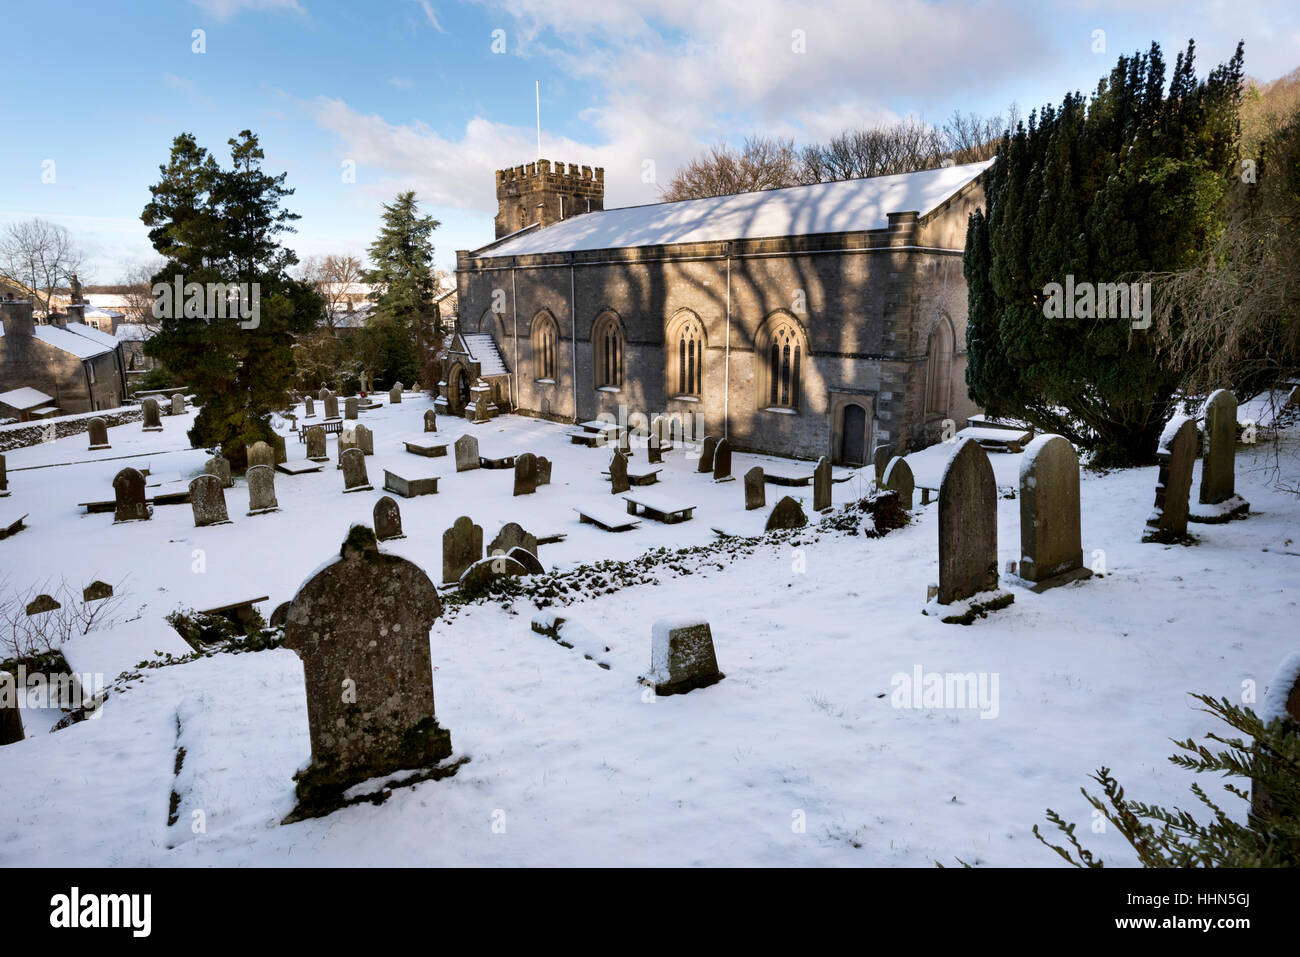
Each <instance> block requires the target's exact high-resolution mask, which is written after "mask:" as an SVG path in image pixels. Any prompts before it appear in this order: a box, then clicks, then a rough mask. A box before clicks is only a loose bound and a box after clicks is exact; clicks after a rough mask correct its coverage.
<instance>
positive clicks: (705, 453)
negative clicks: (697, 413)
mask: <svg viewBox="0 0 1300 957" xmlns="http://www.w3.org/2000/svg"><path fill="white" fill-rule="evenodd" d="M717 445H718V440H717V439H715V438H714V437H713V436H711V435H706V436H705V437H704V444H703V446H701V448H700V461H699V462H698V463H697V464H696V466H695V471H697V472H712V471H713V450H714V449H715V448H716V447H717Z"/></svg>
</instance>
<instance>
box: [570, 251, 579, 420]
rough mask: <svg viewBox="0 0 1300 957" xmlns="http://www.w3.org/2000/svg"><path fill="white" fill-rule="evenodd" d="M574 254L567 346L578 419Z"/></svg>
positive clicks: (571, 271)
mask: <svg viewBox="0 0 1300 957" xmlns="http://www.w3.org/2000/svg"><path fill="white" fill-rule="evenodd" d="M573 262H574V255H573V253H569V346H570V356H571V361H572V365H571V366H570V370H571V371H570V375H571V376H572V378H573V421H574V424H577V421H578V293H577V284H576V283H575V282H574V278H573Z"/></svg>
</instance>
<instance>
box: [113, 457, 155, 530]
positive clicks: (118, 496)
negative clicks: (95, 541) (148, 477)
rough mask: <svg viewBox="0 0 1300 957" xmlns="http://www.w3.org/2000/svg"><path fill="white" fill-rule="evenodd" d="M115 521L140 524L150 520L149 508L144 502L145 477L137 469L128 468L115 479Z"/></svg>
mask: <svg viewBox="0 0 1300 957" xmlns="http://www.w3.org/2000/svg"><path fill="white" fill-rule="evenodd" d="M113 497H114V499H115V503H114V504H115V507H114V509H113V521H114V523H116V522H140V521H145V520H146V519H148V518H149V506H148V505H147V504H145V500H144V476H143V475H142V474H140V472H139V471H137V470H136V469H131V468H126V469H122V471H120V472H118V473H117V475H115V476H114V477H113Z"/></svg>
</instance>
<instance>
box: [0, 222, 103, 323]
mask: <svg viewBox="0 0 1300 957" xmlns="http://www.w3.org/2000/svg"><path fill="white" fill-rule="evenodd" d="M84 262H85V253H83V252H82V250H81V248H80V247H79V246H78V245H77V243H76V242H75V241H74V240H73V238H72V234H71V233H69V232H68V231H67V230H66V229H64V228H63V227H62V226H60V225H58V224H57V223H52V222H50V221H49V220H46V219H25V220H21V221H19V222H14V223H10V224H9V225H8V226H6V227H5V230H4V233H3V234H2V235H0V273H3V274H4V275H6V276H8V277H9V278H10V279H16V280H17V281H18V282H21V283H22V284H23V285H25V286H27V287H28V288H30V289H31V290H32V291H33V293H34V295H35V297H36V302H35V303H33V310H34V311H35V312H36V313H37V314H39V315H44V316H48V315H49V314H50V300H51V299H52V298H53V296H54V293H55V290H57V289H58V287H59V286H60V285H61V284H62V283H64V282H66V281H68V280H69V279H70V277H71V276H72V275H73V274H74V273H77V272H79V271H80V270H81V267H82V264H83V263H84Z"/></svg>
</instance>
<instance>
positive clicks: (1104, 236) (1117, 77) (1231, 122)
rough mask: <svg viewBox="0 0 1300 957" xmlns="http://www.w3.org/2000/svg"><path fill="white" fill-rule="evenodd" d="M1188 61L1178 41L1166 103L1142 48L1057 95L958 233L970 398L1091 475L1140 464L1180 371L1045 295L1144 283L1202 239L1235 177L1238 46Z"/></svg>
mask: <svg viewBox="0 0 1300 957" xmlns="http://www.w3.org/2000/svg"><path fill="white" fill-rule="evenodd" d="M1193 60H1194V45H1193V44H1191V43H1189V44H1188V46H1187V50H1186V51H1185V52H1184V53H1180V54H1179V55H1178V58H1177V61H1176V64H1175V66H1174V70H1173V73H1172V76H1171V78H1170V82H1169V89H1168V92H1167V93H1166V92H1165V62H1164V58H1163V56H1162V54H1161V51H1160V47H1159V45H1158V44H1154V43H1153V44H1152V45H1151V49H1150V51H1149V52H1147V53H1146V54H1140V55H1138V54H1135V55H1134V56H1132V57H1120V59H1119V62H1118V64H1117V65H1116V66H1115V68H1114V69H1113V70H1112V71H1111V73H1110V75H1109V76H1108V77H1106V78H1104V79H1102V80H1101V82H1100V83H1099V84H1098V86H1097V90H1096V92H1095V93H1094V94H1093V96H1092V97H1091V99H1090V100H1087V101H1085V99H1084V98H1083V97H1082V96H1081V95H1079V94H1077V93H1075V94H1071V95H1067V96H1066V97H1065V98H1064V100H1063V101H1062V102H1061V104H1060V106H1059V107H1055V106H1051V105H1049V106H1046V107H1044V108H1043V109H1042V110H1041V111H1037V112H1035V113H1033V114H1031V115H1030V117H1029V121H1028V125H1027V126H1026V125H1025V124H1023V123H1022V124H1018V125H1017V127H1016V129H1015V130H1014V131H1008V132H1007V133H1006V134H1004V136H1003V139H1002V143H1001V145H1000V146H999V148H998V152H997V161H996V162H995V164H994V166H993V168H992V169H991V170H990V171H989V174H988V178H987V180H986V199H987V202H986V212H983V213H981V212H978V211H977V212H976V213H975V214H973V215H972V216H971V219H970V223H969V226H968V230H967V241H966V255H965V263H964V267H965V274H966V281H967V288H968V291H969V307H970V308H969V319H968V323H967V346H968V364H967V372H966V381H967V385H968V386H969V387H970V393H971V397H972V398H973V399H974V400H975V401H976V402H978V403H979V404H980V405H982V406H983V407H984V408H985V410H986V411H987V412H989V413H991V414H993V415H1011V416H1017V417H1020V418H1023V419H1025V420H1027V421H1028V422H1030V423H1031V424H1033V425H1035V426H1037V427H1038V428H1041V429H1044V430H1046V431H1051V432H1057V433H1059V434H1061V435H1065V436H1066V437H1068V438H1069V439H1071V441H1073V442H1075V443H1076V444H1078V445H1080V446H1083V447H1085V448H1090V449H1092V450H1094V452H1095V453H1096V455H1095V458H1094V461H1095V462H1097V463H1099V464H1132V463H1137V462H1143V461H1149V460H1150V459H1151V458H1152V456H1153V455H1154V452H1155V447H1156V440H1157V438H1158V436H1159V433H1160V430H1161V427H1162V424H1163V422H1164V421H1165V419H1166V418H1167V417H1168V415H1169V413H1170V411H1171V398H1172V396H1173V393H1174V390H1175V388H1176V386H1177V385H1178V374H1177V372H1176V371H1175V370H1174V369H1173V368H1172V366H1171V365H1170V364H1169V363H1167V362H1165V361H1163V359H1162V356H1161V353H1160V352H1159V350H1158V348H1157V345H1156V338H1155V336H1154V335H1153V334H1152V333H1151V331H1150V330H1148V329H1142V328H1133V322H1134V321H1137V322H1139V324H1140V319H1138V320H1135V319H1133V318H1132V317H1131V316H1130V317H1128V318H1115V317H1110V318H1096V317H1085V318H1067V317H1066V316H1060V317H1055V316H1049V315H1048V314H1046V313H1045V309H1044V307H1045V305H1046V304H1047V300H1048V296H1047V294H1046V293H1045V289H1046V287H1047V286H1048V284H1050V283H1057V284H1060V285H1062V286H1064V285H1065V283H1066V277H1067V276H1072V277H1073V279H1074V283H1075V284H1076V285H1078V284H1082V283H1090V284H1093V287H1094V288H1096V287H1097V286H1099V285H1101V284H1111V283H1137V282H1142V281H1144V277H1147V276H1150V275H1151V274H1153V273H1167V272H1170V271H1176V270H1179V269H1185V268H1187V267H1188V266H1189V265H1191V264H1192V263H1194V262H1196V261H1198V260H1199V259H1200V257H1201V256H1203V254H1204V252H1205V250H1206V249H1208V248H1209V246H1210V245H1211V244H1212V243H1213V242H1214V240H1215V237H1216V236H1217V234H1218V232H1219V231H1220V230H1221V228H1222V215H1223V205H1224V204H1223V199H1224V196H1225V194H1226V191H1227V188H1228V185H1229V183H1230V181H1231V178H1232V177H1233V176H1234V175H1235V168H1236V159H1237V153H1236V151H1237V134H1238V129H1237V126H1238V121H1237V108H1238V105H1239V102H1240V99H1241V86H1242V47H1241V46H1240V45H1238V47H1237V51H1236V54H1235V55H1234V56H1233V57H1232V59H1231V60H1230V61H1228V63H1226V64H1222V65H1220V66H1218V67H1216V68H1215V69H1214V70H1213V71H1212V72H1211V73H1210V74H1209V76H1208V77H1207V78H1206V79H1205V80H1203V81H1199V82H1198V81H1197V79H1196V75H1195V72H1194V67H1193ZM1079 311H1086V307H1085V309H1081V310H1079ZM1076 315H1077V312H1076ZM1094 316H1095V313H1094Z"/></svg>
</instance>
